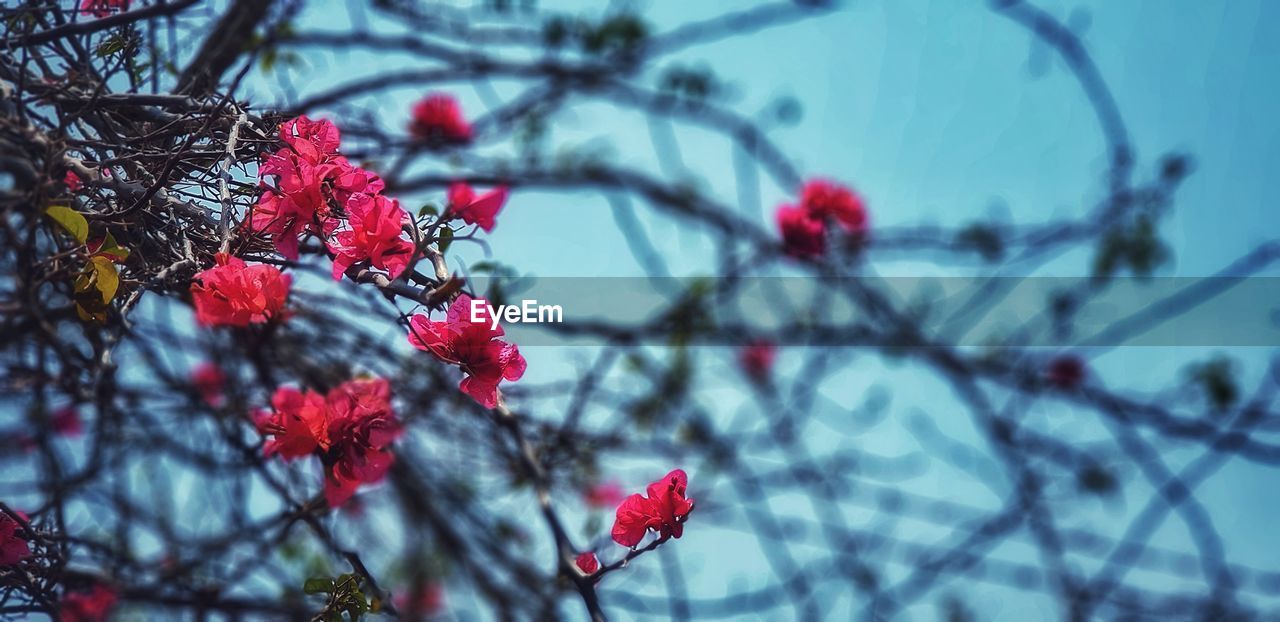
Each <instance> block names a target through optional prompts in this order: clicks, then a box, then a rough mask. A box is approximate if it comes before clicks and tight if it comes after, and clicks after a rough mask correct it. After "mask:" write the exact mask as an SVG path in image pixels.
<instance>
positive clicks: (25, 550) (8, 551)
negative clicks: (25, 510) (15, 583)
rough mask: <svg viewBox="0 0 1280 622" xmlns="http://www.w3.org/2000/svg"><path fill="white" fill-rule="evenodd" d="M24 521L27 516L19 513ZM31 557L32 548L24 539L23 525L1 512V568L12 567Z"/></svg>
mask: <svg viewBox="0 0 1280 622" xmlns="http://www.w3.org/2000/svg"><path fill="white" fill-rule="evenodd" d="M18 516H21V517H22V519H23V520H26V518H27V517H26V516H25V515H23V514H22V513H21V512H19V513H18ZM28 557H31V546H30V545H28V544H27V540H26V538H23V537H22V525H21V524H19V523H18V521H16V520H13V518H12V517H11V516H9V515H8V514H6V513H4V512H0V566H12V565H14V564H16V563H18V562H20V561H22V560H24V559H26V558H28Z"/></svg>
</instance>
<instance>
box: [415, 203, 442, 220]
mask: <svg viewBox="0 0 1280 622" xmlns="http://www.w3.org/2000/svg"><path fill="white" fill-rule="evenodd" d="M439 214H440V208H438V207H436V204H435V203H427V204H426V205H423V206H422V207H419V208H418V218H422V217H423V216H438V215H439Z"/></svg>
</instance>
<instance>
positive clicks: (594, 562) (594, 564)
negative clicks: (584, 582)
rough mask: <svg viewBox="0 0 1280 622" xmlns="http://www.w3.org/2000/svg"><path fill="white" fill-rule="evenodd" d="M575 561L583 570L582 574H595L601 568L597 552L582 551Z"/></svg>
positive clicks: (579, 568)
mask: <svg viewBox="0 0 1280 622" xmlns="http://www.w3.org/2000/svg"><path fill="white" fill-rule="evenodd" d="M573 563H574V564H575V565H576V566H577V567H578V570H581V571H582V574H587V575H591V574H595V572H596V571H597V570H599V569H600V560H598V559H596V555H595V553H582V554H580V555H578V557H577V558H576V559H574V560H573Z"/></svg>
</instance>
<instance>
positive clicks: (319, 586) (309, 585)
mask: <svg viewBox="0 0 1280 622" xmlns="http://www.w3.org/2000/svg"><path fill="white" fill-rule="evenodd" d="M333 590H334V587H333V579H330V578H328V577H313V578H311V579H307V581H306V583H303V584H302V591H303V592H304V593H307V594H332V593H333Z"/></svg>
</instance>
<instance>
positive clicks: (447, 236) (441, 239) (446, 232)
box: [436, 227, 453, 255]
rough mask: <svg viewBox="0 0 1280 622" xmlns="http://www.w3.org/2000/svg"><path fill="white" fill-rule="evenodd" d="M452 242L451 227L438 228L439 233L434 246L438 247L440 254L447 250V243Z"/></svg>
mask: <svg viewBox="0 0 1280 622" xmlns="http://www.w3.org/2000/svg"><path fill="white" fill-rule="evenodd" d="M451 244H453V229H450V228H448V227H445V228H443V229H441V230H440V235H439V236H437V238H436V247H437V248H439V249H440V254H441V255H443V254H444V253H445V251H447V250H449V245H451Z"/></svg>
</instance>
